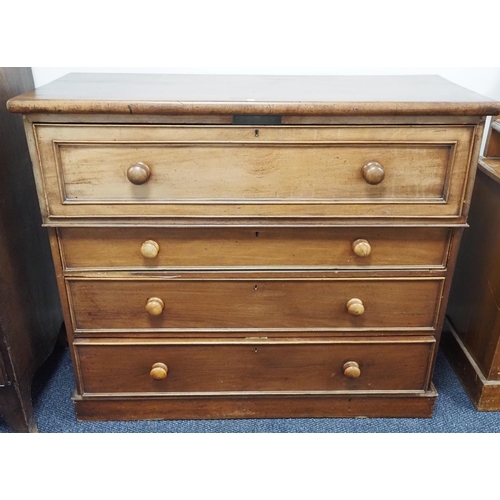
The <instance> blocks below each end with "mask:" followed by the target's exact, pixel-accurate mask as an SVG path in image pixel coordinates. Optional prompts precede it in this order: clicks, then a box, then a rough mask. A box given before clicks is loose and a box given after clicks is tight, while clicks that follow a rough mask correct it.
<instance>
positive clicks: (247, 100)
mask: <svg viewBox="0 0 500 500" xmlns="http://www.w3.org/2000/svg"><path fill="white" fill-rule="evenodd" d="M8 106H9V110H10V111H12V112H18V113H43V112H50V113H123V114H132V115H134V114H153V115H155V114H277V115H281V114H283V115H290V114H292V115H297V114H298V115H317V114H319V115H321V114H327V115H328V114H333V115H373V114H379V115H411V114H417V115H418V114H421V115H433V114H442V115H496V114H499V113H500V105H499V104H498V103H497V102H496V101H493V100H491V99H489V98H487V97H484V96H482V95H479V94H476V93H475V92H472V91H470V90H467V89H465V88H463V87H461V86H459V85H455V84H453V83H451V82H449V81H448V80H445V79H444V78H441V77H439V76H434V75H431V76H428V75H420V76H260V75H259V76H257V75H139V74H105V73H101V74H78V73H73V74H69V75H67V76H65V77H63V78H60V79H58V80H56V81H55V82H52V83H49V84H48V85H45V86H43V87H40V88H38V89H36V90H35V91H33V92H30V93H27V94H25V95H23V96H19V97H17V98H15V99H12V100H11V101H10V102H9V104H8Z"/></svg>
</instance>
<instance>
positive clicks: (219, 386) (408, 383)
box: [76, 337, 435, 394]
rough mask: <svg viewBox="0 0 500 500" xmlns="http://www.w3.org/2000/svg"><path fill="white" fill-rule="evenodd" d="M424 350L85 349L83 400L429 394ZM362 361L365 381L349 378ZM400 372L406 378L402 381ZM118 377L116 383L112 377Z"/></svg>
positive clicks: (427, 345)
mask: <svg viewBox="0 0 500 500" xmlns="http://www.w3.org/2000/svg"><path fill="white" fill-rule="evenodd" d="M434 345H435V344H434V340H433V339H432V337H430V338H429V339H428V340H427V342H425V341H424V342H422V343H415V342H409V343H404V342H400V343H392V342H387V341H380V342H379V343H367V344H364V343H363V342H362V341H359V340H358V341H353V342H352V343H347V342H335V341H329V342H321V343H303V344H301V343H287V342H282V343H278V342H273V343H271V344H269V343H265V342H262V343H255V342H252V343H251V344H248V345H245V343H240V344H236V343H233V344H223V343H214V344H212V345H210V344H209V343H204V344H201V345H198V344H197V343H196V342H191V343H189V344H185V345H183V344H170V345H168V344H167V345H164V344H161V343H159V344H158V345H152V344H148V345H142V344H141V343H140V342H137V343H136V344H135V345H123V344H120V343H117V344H115V345H113V344H111V343H107V344H105V345H102V344H99V342H96V343H95V344H91V343H89V344H87V345H78V346H77V348H76V349H77V353H78V354H77V355H78V358H79V363H80V366H81V370H82V378H83V394H89V393H107V394H111V393H127V394H134V393H136V394H137V393H138V394H141V393H143V394H144V393H150V394H153V393H183V392H190V393H198V392H213V393H219V392H255V391H259V392H267V391H278V392H286V391H300V392H304V391H306V392H308V391H349V392H351V393H356V392H357V391H372V392H377V391H418V390H420V391H424V390H425V389H426V387H425V386H424V384H425V378H426V373H427V370H428V367H429V362H430V358H431V356H432V352H433V349H434ZM350 359H355V360H357V362H358V363H359V366H360V367H361V370H362V374H361V376H360V377H358V378H356V379H352V378H349V377H347V376H345V375H344V370H343V366H344V364H345V363H346V361H348V360H350ZM156 362H162V363H164V364H165V365H167V366H168V376H167V377H166V378H164V379H162V380H154V379H153V378H151V376H150V370H151V366H152V365H153V364H154V363H156ZM394 371H396V372H397V374H398V376H397V377H395V376H394ZM110 373H112V374H114V376H108V374H110Z"/></svg>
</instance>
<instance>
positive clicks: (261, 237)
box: [58, 227, 449, 269]
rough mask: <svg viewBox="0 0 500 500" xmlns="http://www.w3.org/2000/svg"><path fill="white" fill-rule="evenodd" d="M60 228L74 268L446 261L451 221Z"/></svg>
mask: <svg viewBox="0 0 500 500" xmlns="http://www.w3.org/2000/svg"><path fill="white" fill-rule="evenodd" d="M58 231H59V234H60V241H61V248H62V254H63V262H64V265H65V267H66V268H68V269H79V268H80V269H85V268H96V269H116V268H149V269H157V268H168V267H178V268H186V267H193V268H203V267H213V268H227V267H232V268H236V267H258V268H266V267H268V268H280V267H281V268H283V267H287V268H290V267H297V268H305V267H317V268H339V269H341V268H367V269H369V268H402V267H440V268H443V267H445V266H446V258H447V252H448V246H449V230H448V229H447V228H425V227H421V228H390V227H385V228H374V227H364V228H363V227H361V228H300V227H299V228H286V227H282V228H277V227H276V228H235V227H233V228H199V229H194V228H60V229H59V230H58ZM359 240H366V242H367V244H368V248H369V249H370V253H369V254H368V255H363V256H358V255H357V254H356V251H357V252H358V253H362V252H360V250H362V248H360V249H358V248H357V247H356V248H354V247H355V246H356V245H355V244H357V245H358V246H359V245H360V244H361V245H365V246H364V247H363V248H366V243H364V242H363V243H359ZM151 241H152V242H153V243H155V244H156V245H157V248H156V247H154V246H153V243H151ZM353 245H354V246H353ZM144 248H145V250H144ZM151 250H153V252H152V253H148V252H151ZM156 252H157V253H156ZM143 253H144V254H145V255H146V256H144V255H143ZM155 254H156V255H155Z"/></svg>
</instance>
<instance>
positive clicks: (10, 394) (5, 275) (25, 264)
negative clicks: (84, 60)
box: [0, 68, 62, 432]
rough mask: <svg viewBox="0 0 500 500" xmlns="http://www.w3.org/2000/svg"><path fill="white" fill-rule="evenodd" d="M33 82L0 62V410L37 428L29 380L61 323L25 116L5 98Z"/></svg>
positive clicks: (13, 423)
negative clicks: (9, 108) (14, 110)
mask: <svg viewBox="0 0 500 500" xmlns="http://www.w3.org/2000/svg"><path fill="white" fill-rule="evenodd" d="M31 89H33V78H32V75H31V69H30V68H0V415H3V417H4V419H5V421H6V422H7V424H8V425H10V427H11V428H12V429H13V430H15V431H24V432H26V431H36V423H35V419H34V416H33V408H32V402H31V382H32V378H33V375H34V373H35V371H36V369H37V368H38V367H39V366H40V365H41V364H42V362H43V361H44V360H45V359H46V358H47V357H48V356H49V354H50V353H51V352H52V349H53V348H54V344H55V342H56V339H57V336H58V334H59V331H60V329H61V324H62V312H61V306H60V301H59V296H58V293H57V284H56V280H55V276H54V266H53V264H52V259H51V255H50V246H49V241H48V237H47V233H46V231H45V230H44V229H43V228H42V227H41V226H40V223H41V217H40V208H39V205H38V199H37V195H36V188H35V182H34V179H33V172H32V168H31V161H30V157H29V153H28V147H27V144H26V136H25V133H24V127H23V123H22V119H21V118H20V117H19V116H15V115H12V114H11V113H9V112H8V111H7V108H6V105H5V104H6V102H7V100H8V99H9V98H11V97H13V96H14V95H17V94H19V93H20V92H26V91H28V90H31Z"/></svg>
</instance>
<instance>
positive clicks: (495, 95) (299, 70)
mask: <svg viewBox="0 0 500 500" xmlns="http://www.w3.org/2000/svg"><path fill="white" fill-rule="evenodd" d="M72 72H83V73H92V72H96V73H202V74H209V73H216V74H231V73H233V74H236V73H238V74H268V75H269V74H271V75H272V74H281V75H283V74H296V75H300V74H304V75H311V74H324V75H391V74H393V75H398V74H401V75H402V74H406V75H411V74H437V75H441V76H443V77H444V78H447V79H448V80H451V81H452V82H454V83H456V84H458V85H462V86H464V87H467V88H469V89H470V90H473V91H474V92H478V93H479V94H482V95H485V96H487V97H490V98H492V99H496V100H498V101H500V68H448V67H441V68H439V67H427V68H397V67H396V68H376V67H375V68H373V67H365V68H361V67H360V68H355V67H349V68H341V67H318V68H309V67H306V66H302V67H288V68H283V67H280V66H278V65H277V66H276V68H270V67H269V66H266V67H246V68H245V67H238V68H234V67H233V68H231V67H212V68H210V67H191V68H185V67H182V68H159V67H154V68H106V67H96V68H89V67H67V68H43V67H34V68H33V77H34V79H35V85H36V86H37V87H40V86H41V85H45V84H46V83H49V82H51V81H52V80H55V79H57V78H60V77H61V76H64V75H65V74H67V73H72Z"/></svg>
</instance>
